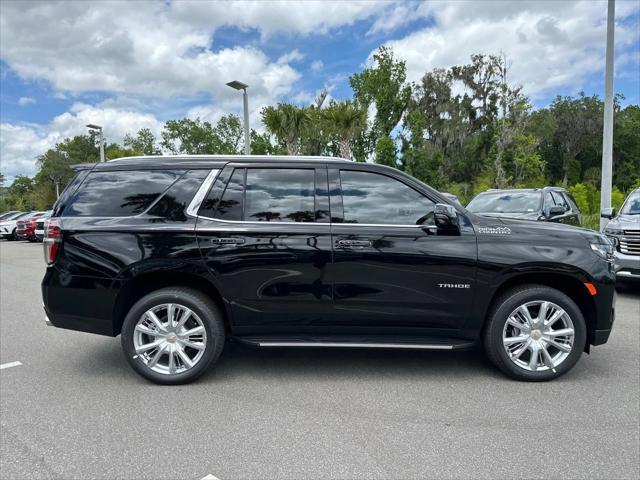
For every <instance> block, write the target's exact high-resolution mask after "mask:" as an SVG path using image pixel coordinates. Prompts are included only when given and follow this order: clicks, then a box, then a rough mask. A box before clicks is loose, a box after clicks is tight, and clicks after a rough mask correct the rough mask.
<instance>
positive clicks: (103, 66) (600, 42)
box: [0, 0, 640, 178]
mask: <svg viewBox="0 0 640 480" xmlns="http://www.w3.org/2000/svg"><path fill="white" fill-rule="evenodd" d="M638 10H639V9H638V2H635V1H624V0H619V1H618V2H617V12H616V13H617V15H616V22H617V27H616V80H615V82H616V83H615V84H616V91H617V92H619V93H622V94H623V95H625V97H626V100H625V101H624V102H623V103H624V104H630V103H633V104H637V103H638V102H639V101H640V98H639V79H638V76H639V73H638V71H639V66H640V46H639V26H638V22H639V11H638ZM0 16H1V22H2V23H1V25H0V27H1V28H0V34H1V35H2V37H1V39H0V40H1V41H0V79H1V82H2V85H1V87H2V88H1V91H0V107H1V108H0V122H1V127H2V128H1V130H0V171H2V173H3V174H5V175H6V176H7V177H9V178H11V177H13V176H15V175H17V174H27V175H30V174H33V173H34V172H35V157H36V156H37V155H38V154H40V153H43V152H44V151H45V150H46V149H47V148H49V147H50V146H52V145H54V144H55V143H56V142H58V141H61V140H63V139H64V138H66V137H69V136H72V135H75V134H78V133H83V132H84V131H85V130H86V129H85V128H84V125H85V124H86V123H89V122H92V123H99V124H103V125H104V126H105V133H106V135H107V137H108V139H109V140H111V141H118V142H119V141H121V140H122V137H123V136H124V134H126V133H127V132H130V133H135V132H136V131H137V130H138V129H140V128H143V127H147V128H151V129H152V130H153V131H154V132H156V133H159V131H160V130H161V127H162V123H163V122H164V121H166V120H168V119H173V118H181V117H184V116H189V117H196V116H199V117H201V118H204V119H207V120H212V121H215V120H217V118H219V117H220V116H221V115H223V114H225V113H229V112H232V113H240V106H241V99H240V96H239V94H237V92H235V91H233V90H231V89H229V88H228V87H225V85H224V84H225V83H226V82H227V81H229V80H233V79H236V78H237V79H239V80H242V81H245V82H246V83H248V84H249V85H250V89H249V92H250V107H251V120H252V125H253V126H259V111H260V109H261V108H262V106H264V105H267V104H274V103H276V102H278V101H291V102H295V103H299V104H301V105H304V104H309V103H310V102H311V101H312V100H313V98H314V97H315V96H316V95H317V94H318V92H319V91H321V90H322V89H324V88H326V89H328V91H329V92H330V96H331V97H332V98H337V99H342V98H349V97H350V96H351V89H350V88H349V84H348V77H349V75H351V74H352V73H354V72H357V71H360V70H362V68H363V67H364V65H365V64H366V63H367V62H368V61H369V59H370V56H371V54H372V52H374V51H375V50H376V49H377V48H378V47H379V46H380V45H382V44H389V45H391V46H392V47H393V48H394V51H395V53H396V55H397V56H398V57H399V58H402V59H404V60H406V62H407V70H408V76H409V80H410V81H419V79H420V78H421V76H422V75H423V74H424V73H425V72H426V71H429V70H431V69H433V68H439V67H441V68H446V67H450V66H452V65H457V64H462V63H464V62H466V61H467V60H468V58H469V55H470V54H471V53H476V52H477V53H486V54H490V53H493V54H499V53H504V54H506V56H507V58H508V61H509V62H510V64H511V74H510V75H511V79H512V81H513V82H514V83H519V84H522V85H523V87H524V91H525V93H526V94H528V95H529V96H530V97H531V99H532V101H533V103H534V105H535V106H536V107H541V106H545V105H547V104H548V103H550V101H552V99H553V98H554V97H555V96H556V95H575V94H577V93H578V92H579V91H581V90H584V91H585V92H586V93H587V94H589V95H590V94H598V95H601V96H602V93H603V89H604V88H603V83H604V82H603V78H604V72H603V66H604V41H605V21H606V2H604V1H590V0H588V1H583V2H549V1H531V2H500V1H475V2H464V1H456V2H433V1H424V2H418V1H416V2H406V1H405V2H394V1H389V2H386V1H356V2H315V1H305V2H293V1H291V2H286V1H284V2H280V1H262V2H234V3H231V2H223V3H220V2H205V1H197V2H188V1H184V2H177V3H176V2H164V1H157V2H156V1H149V2H143V1H137V2H93V3H84V2H55V3H54V2H50V3H35V2H28V3H27V2H5V3H4V4H3V8H2V11H1V14H0ZM51 18H57V19H60V20H59V21H56V22H51V21H50V19H51ZM25 32H28V33H25Z"/></svg>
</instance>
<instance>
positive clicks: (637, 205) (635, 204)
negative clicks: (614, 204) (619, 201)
mask: <svg viewBox="0 0 640 480" xmlns="http://www.w3.org/2000/svg"><path fill="white" fill-rule="evenodd" d="M620 214H621V215H640V192H634V193H632V194H631V195H629V198H627V201H626V202H624V205H623V206H622V208H621V209H620Z"/></svg>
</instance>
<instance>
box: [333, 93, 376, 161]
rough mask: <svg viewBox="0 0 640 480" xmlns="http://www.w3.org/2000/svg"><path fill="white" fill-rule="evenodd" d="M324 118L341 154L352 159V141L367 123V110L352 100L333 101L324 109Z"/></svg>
mask: <svg viewBox="0 0 640 480" xmlns="http://www.w3.org/2000/svg"><path fill="white" fill-rule="evenodd" d="M322 118H323V123H324V124H325V125H326V129H327V130H328V131H329V133H330V135H332V136H334V137H335V139H336V141H337V144H338V149H339V151H340V156H341V157H342V158H346V159H349V160H350V159H351V145H352V142H353V140H354V139H355V138H356V137H357V136H358V135H359V134H360V132H362V130H363V129H364V128H365V127H366V125H367V112H366V110H364V109H361V108H359V107H358V106H357V105H356V103H355V102H352V101H348V100H347V101H343V102H336V101H332V102H331V103H330V104H329V106H328V107H327V108H325V109H324V110H322Z"/></svg>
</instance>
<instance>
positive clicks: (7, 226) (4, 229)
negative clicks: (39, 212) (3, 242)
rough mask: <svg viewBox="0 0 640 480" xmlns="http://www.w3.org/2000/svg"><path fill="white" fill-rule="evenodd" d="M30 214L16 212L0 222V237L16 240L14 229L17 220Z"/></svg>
mask: <svg viewBox="0 0 640 480" xmlns="http://www.w3.org/2000/svg"><path fill="white" fill-rule="evenodd" d="M31 213H32V212H18V213H14V214H13V215H10V216H8V217H7V218H4V219H2V220H0V237H2V238H6V239H7V240H16V238H17V237H16V228H17V223H18V220H19V219H21V218H24V217H26V216H28V215H30V214H31Z"/></svg>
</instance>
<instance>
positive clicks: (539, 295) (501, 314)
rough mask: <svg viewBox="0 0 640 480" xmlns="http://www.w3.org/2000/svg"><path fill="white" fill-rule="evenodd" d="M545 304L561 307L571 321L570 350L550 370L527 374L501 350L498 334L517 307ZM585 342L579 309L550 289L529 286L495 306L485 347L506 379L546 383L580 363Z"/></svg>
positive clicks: (500, 333) (558, 292)
mask: <svg viewBox="0 0 640 480" xmlns="http://www.w3.org/2000/svg"><path fill="white" fill-rule="evenodd" d="M537 300H541V301H549V302H553V303H555V304H556V305H559V306H560V307H562V308H563V309H564V310H565V311H566V312H567V313H568V314H569V316H570V317H571V321H572V323H573V328H574V332H575V333H574V343H573V349H572V350H571V353H570V354H569V356H568V357H567V358H566V359H565V360H564V361H563V362H562V363H561V364H560V365H558V366H557V367H556V368H555V372H554V371H553V370H543V371H536V372H531V371H529V370H525V369H523V368H520V367H519V366H517V365H516V364H514V363H513V362H512V361H511V359H510V358H509V356H508V354H507V352H506V351H505V349H504V346H503V341H502V332H503V328H504V325H505V323H506V321H507V319H508V316H509V315H510V314H511V312H513V311H514V310H515V309H516V308H517V307H518V306H520V305H522V304H524V303H527V302H533V301H537ZM586 340H587V328H586V324H585V321H584V317H583V315H582V312H581V311H580V308H579V307H578V306H577V305H576V304H575V302H574V301H573V300H571V299H570V298H569V297H568V296H567V295H565V294H564V293H562V292H560V291H558V290H555V289H553V288H550V287H544V286H532V287H529V288H524V289H521V290H517V291H514V292H512V294H511V295H507V296H505V297H504V298H503V299H502V300H501V302H499V304H498V305H497V308H496V309H495V310H494V312H493V315H492V317H491V319H490V324H489V326H488V329H487V336H486V338H485V344H486V345H485V346H486V348H487V349H488V350H490V351H489V352H488V353H489V357H490V358H491V360H492V361H493V362H494V363H495V364H496V365H497V366H498V367H499V368H500V369H501V370H502V371H503V372H505V373H506V374H507V375H509V376H510V377H512V378H515V379H517V380H526V381H547V380H553V379H554V378H557V377H560V376H561V375H564V374H565V373H567V372H568V371H569V370H571V368H573V366H574V365H575V364H576V362H577V361H578V360H579V359H580V356H581V355H582V352H583V350H584V345H585V344H586Z"/></svg>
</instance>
